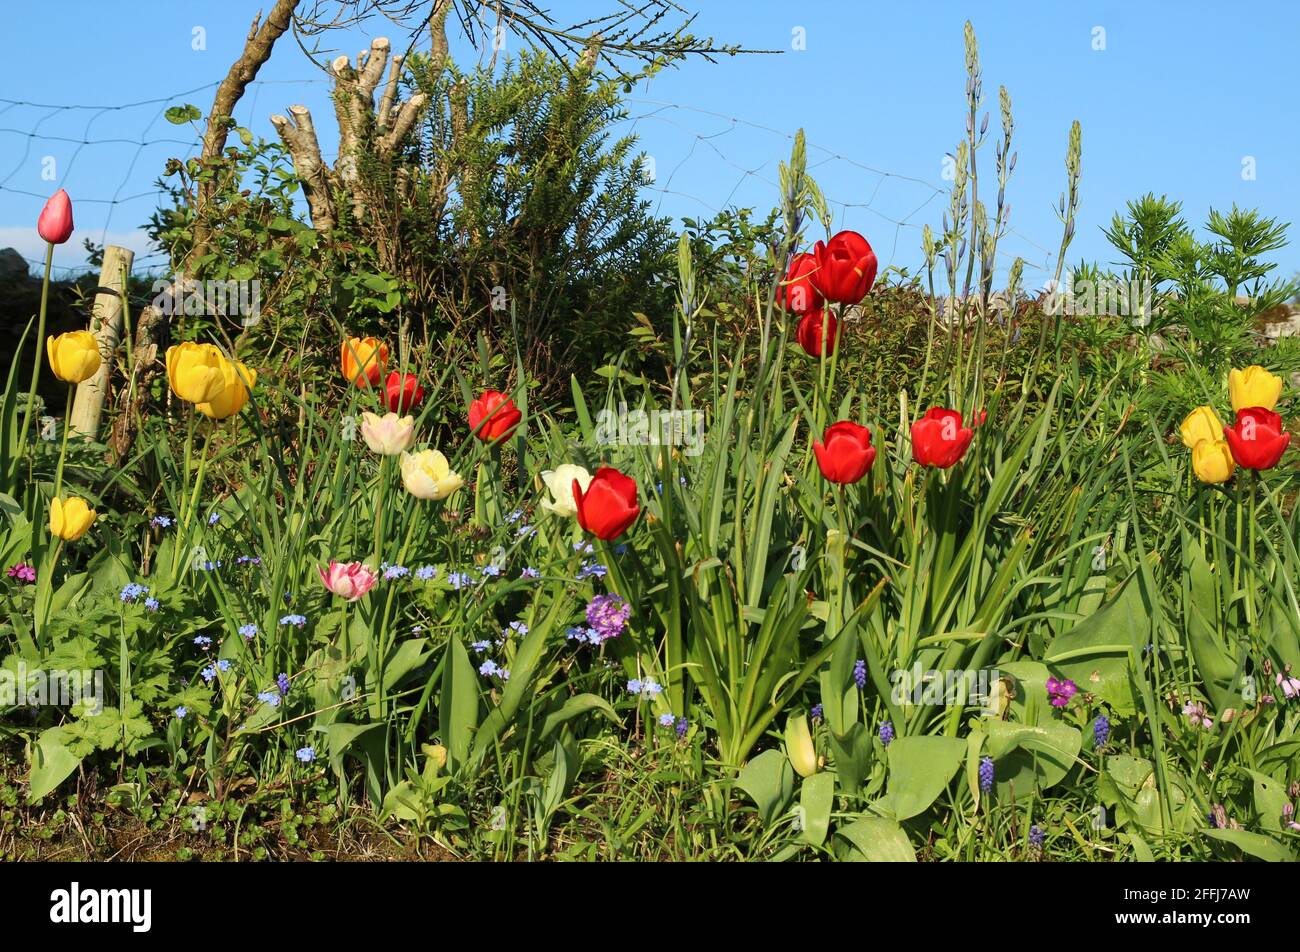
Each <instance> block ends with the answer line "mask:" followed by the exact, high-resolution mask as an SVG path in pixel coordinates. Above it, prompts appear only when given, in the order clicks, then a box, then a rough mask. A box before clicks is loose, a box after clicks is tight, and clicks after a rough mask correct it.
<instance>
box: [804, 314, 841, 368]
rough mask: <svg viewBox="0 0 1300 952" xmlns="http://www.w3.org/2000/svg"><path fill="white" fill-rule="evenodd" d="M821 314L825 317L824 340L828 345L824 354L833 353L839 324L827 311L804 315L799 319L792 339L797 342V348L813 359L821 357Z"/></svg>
mask: <svg viewBox="0 0 1300 952" xmlns="http://www.w3.org/2000/svg"><path fill="white" fill-rule="evenodd" d="M823 314H825V315H826V339H827V341H828V343H829V344H830V348H829V349H828V350H827V351H826V353H827V355H828V356H829V355H830V354H833V353H835V338H836V336H837V335H838V333H839V324H838V323H837V322H836V320H835V315H834V314H832V313H830V312H829V311H826V310H822V309H818V310H816V311H813V312H812V313H811V314H805V315H804V316H803V317H801V318H799V326H798V327H796V328H795V331H794V338H795V340H797V341H798V342H799V346H800V347H802V348H803V349H804V351H805V352H806V353H807V354H809V355H810V356H813V357H820V356H821V355H822V315H823Z"/></svg>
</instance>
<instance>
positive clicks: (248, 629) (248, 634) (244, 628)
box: [239, 621, 257, 639]
mask: <svg viewBox="0 0 1300 952" xmlns="http://www.w3.org/2000/svg"><path fill="white" fill-rule="evenodd" d="M239 633H240V634H241V635H243V636H244V638H246V639H252V638H255V637H257V625H255V624H253V623H252V622H251V621H250V622H249V623H248V624H247V625H240V626H239Z"/></svg>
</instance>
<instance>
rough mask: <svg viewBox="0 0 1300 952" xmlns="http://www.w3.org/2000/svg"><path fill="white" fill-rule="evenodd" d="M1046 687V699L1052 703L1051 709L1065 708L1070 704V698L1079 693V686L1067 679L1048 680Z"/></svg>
mask: <svg viewBox="0 0 1300 952" xmlns="http://www.w3.org/2000/svg"><path fill="white" fill-rule="evenodd" d="M1046 686H1047V697H1048V700H1050V701H1051V702H1052V707H1065V706H1066V705H1067V704H1069V703H1070V698H1072V697H1074V696H1075V695H1076V694H1078V693H1079V686H1078V685H1077V684H1075V683H1074V682H1073V681H1071V680H1070V679H1069V678H1066V679H1064V680H1062V679H1059V678H1048V679H1047V684H1046Z"/></svg>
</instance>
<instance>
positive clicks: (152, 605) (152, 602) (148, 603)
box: [144, 596, 159, 612]
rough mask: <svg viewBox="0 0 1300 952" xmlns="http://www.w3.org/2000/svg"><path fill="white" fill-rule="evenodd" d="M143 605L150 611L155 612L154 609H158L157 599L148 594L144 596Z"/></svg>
mask: <svg viewBox="0 0 1300 952" xmlns="http://www.w3.org/2000/svg"><path fill="white" fill-rule="evenodd" d="M144 607H145V608H147V609H149V611H151V612H156V611H157V610H158V607H159V602H158V599H156V598H153V597H152V596H150V597H149V598H146V599H145V600H144Z"/></svg>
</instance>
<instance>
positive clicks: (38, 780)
mask: <svg viewBox="0 0 1300 952" xmlns="http://www.w3.org/2000/svg"><path fill="white" fill-rule="evenodd" d="M62 739H63V729H62V728H60V727H51V728H49V729H48V730H46V731H43V732H42V733H41V736H40V737H39V738H38V739H37V741H36V743H35V744H33V745H32V769H31V772H30V773H29V774H28V775H27V799H28V801H29V802H30V803H36V802H37V801H38V800H41V799H42V798H43V797H44V796H45V795H46V794H48V793H49V792H50V791H52V790H53V789H54V788H55V787H57V786H58V785H59V784H61V783H63V781H64V780H66V779H67V778H68V777H69V775H71V773H72V771H74V770H76V769H77V766H78V765H79V764H80V763H81V758H80V757H78V756H77V755H76V754H74V753H73V752H72V751H71V750H69V749H68V748H67V747H65V746H64V745H63V742H62Z"/></svg>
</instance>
